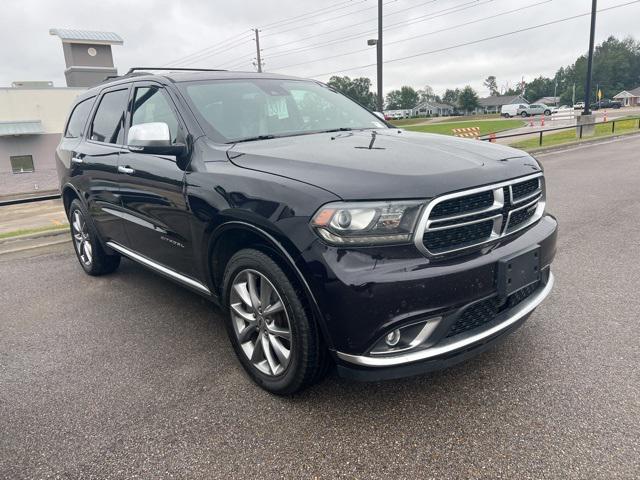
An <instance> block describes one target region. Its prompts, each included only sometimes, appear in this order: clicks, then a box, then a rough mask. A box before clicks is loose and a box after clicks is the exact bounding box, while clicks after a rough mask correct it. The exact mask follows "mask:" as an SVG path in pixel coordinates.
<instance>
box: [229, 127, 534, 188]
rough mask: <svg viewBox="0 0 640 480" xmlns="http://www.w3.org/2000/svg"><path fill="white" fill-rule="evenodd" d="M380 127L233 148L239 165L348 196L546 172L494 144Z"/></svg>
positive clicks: (456, 185)
mask: <svg viewBox="0 0 640 480" xmlns="http://www.w3.org/2000/svg"><path fill="white" fill-rule="evenodd" d="M375 132H376V133H375V138H373V136H374V134H372V131H371V130H365V131H354V132H339V133H319V134H311V135H301V136H295V137H284V138H274V139H270V140H260V141H256V142H246V143H238V144H235V145H234V146H232V147H231V148H230V149H229V150H228V152H227V154H228V156H229V159H230V160H231V161H232V162H233V163H234V164H236V165H237V166H239V167H242V168H249V169H252V170H258V171H262V172H266V173H272V174H275V175H280V176H283V177H288V178H291V179H294V180H299V181H302V182H305V183H309V184H312V185H315V186H318V187H320V188H323V189H325V190H328V191H330V192H332V193H334V194H336V195H337V196H339V197H341V198H342V199H344V200H365V199H397V198H429V197H434V196H436V195H440V194H443V193H446V192H451V191H455V190H460V189H465V188H471V187H476V186H480V185H485V184H488V183H494V182H499V181H502V180H507V179H511V178H515V177H518V176H522V175H527V174H531V173H534V172H537V171H540V167H539V165H538V163H537V162H536V161H535V160H534V159H533V158H532V157H531V156H529V155H528V154H526V153H524V152H522V151H520V150H516V149H513V148H509V147H504V146H501V145H496V144H493V143H488V142H481V141H477V140H469V139H463V138H455V137H448V136H445V135H435V134H426V133H417V132H409V131H405V130H398V129H380V130H376V131H375ZM372 140H373V144H372V145H371V142H372ZM369 147H371V148H369Z"/></svg>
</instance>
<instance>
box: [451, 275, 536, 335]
mask: <svg viewBox="0 0 640 480" xmlns="http://www.w3.org/2000/svg"><path fill="white" fill-rule="evenodd" d="M539 284H540V282H536V283H533V284H531V285H529V286H527V287H524V288H522V289H520V290H518V291H517V292H514V293H512V294H511V295H509V297H507V301H506V302H504V303H500V301H499V299H498V297H492V298H488V299H487V300H483V301H481V302H478V303H475V304H473V305H472V306H470V307H469V308H467V309H466V310H465V311H464V312H463V313H462V315H460V318H458V320H457V321H456V322H455V323H454V324H453V325H452V326H451V328H450V329H449V332H448V333H447V338H449V337H453V336H455V335H459V334H460V333H463V332H468V331H469V330H474V329H476V328H479V327H482V326H483V325H485V324H487V323H489V322H490V321H492V320H494V319H495V318H496V317H497V316H498V314H499V313H501V312H503V311H505V310H508V309H510V308H513V307H515V306H516V305H518V304H519V303H521V302H522V301H523V300H525V299H526V298H528V297H529V296H531V294H532V293H533V292H535V291H536V290H537V288H538V286H539Z"/></svg>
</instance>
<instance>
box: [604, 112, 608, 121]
mask: <svg viewBox="0 0 640 480" xmlns="http://www.w3.org/2000/svg"><path fill="white" fill-rule="evenodd" d="M604 121H605V122H606V121H607V111H606V110H605V111H604Z"/></svg>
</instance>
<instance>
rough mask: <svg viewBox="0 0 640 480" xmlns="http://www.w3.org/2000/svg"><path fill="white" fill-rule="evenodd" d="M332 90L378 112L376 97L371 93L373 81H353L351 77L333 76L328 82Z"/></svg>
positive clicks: (363, 79)
mask: <svg viewBox="0 0 640 480" xmlns="http://www.w3.org/2000/svg"><path fill="white" fill-rule="evenodd" d="M327 85H329V86H330V87H331V88H334V89H336V90H337V91H339V92H340V93H343V94H344V95H346V96H347V97H349V98H351V99H352V100H355V101H356V102H358V103H359V104H360V105H362V106H364V107H366V108H368V109H369V110H376V109H377V107H376V95H375V93H373V92H372V91H371V80H370V79H368V78H366V77H359V78H354V79H351V78H349V77H346V76H345V77H338V76H333V77H331V78H330V79H329V81H328V82H327Z"/></svg>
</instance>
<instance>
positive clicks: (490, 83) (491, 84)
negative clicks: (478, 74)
mask: <svg viewBox="0 0 640 480" xmlns="http://www.w3.org/2000/svg"><path fill="white" fill-rule="evenodd" d="M483 85H484V86H485V87H487V90H489V95H491V96H492V97H496V96H498V95H499V94H500V92H499V91H498V82H497V81H496V77H495V76H494V75H489V76H488V77H487V78H486V79H485V81H484V83H483Z"/></svg>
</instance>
